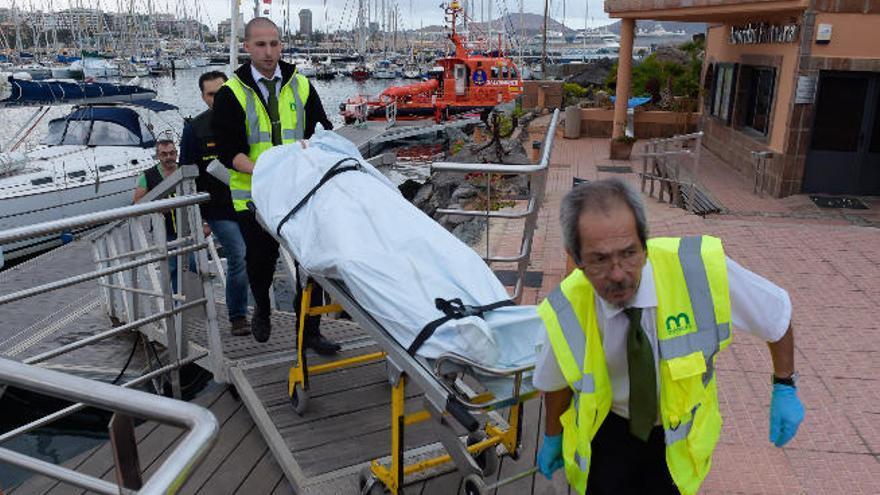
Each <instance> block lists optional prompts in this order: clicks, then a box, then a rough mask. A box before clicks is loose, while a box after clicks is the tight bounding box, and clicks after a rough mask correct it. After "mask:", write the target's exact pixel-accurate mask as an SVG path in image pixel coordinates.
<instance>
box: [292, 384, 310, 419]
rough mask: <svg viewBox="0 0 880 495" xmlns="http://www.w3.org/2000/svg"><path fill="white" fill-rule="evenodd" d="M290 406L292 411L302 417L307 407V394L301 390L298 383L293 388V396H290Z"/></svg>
mask: <svg viewBox="0 0 880 495" xmlns="http://www.w3.org/2000/svg"><path fill="white" fill-rule="evenodd" d="M290 404H291V405H292V406H293V410H294V411H296V413H297V414H299V415H300V416H302V415H303V413H305V412H306V409H307V408H308V407H309V393H308V392H306V391H305V390H303V388H302V385H300V384H299V383H297V384H296V385H294V386H293V395H291V396H290Z"/></svg>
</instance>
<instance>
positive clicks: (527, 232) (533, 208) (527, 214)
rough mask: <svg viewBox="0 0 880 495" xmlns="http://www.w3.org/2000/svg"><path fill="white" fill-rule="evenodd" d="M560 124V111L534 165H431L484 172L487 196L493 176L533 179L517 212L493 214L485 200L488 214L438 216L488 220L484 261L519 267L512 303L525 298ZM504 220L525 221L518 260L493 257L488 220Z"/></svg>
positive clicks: (458, 212)
mask: <svg viewBox="0 0 880 495" xmlns="http://www.w3.org/2000/svg"><path fill="white" fill-rule="evenodd" d="M558 122H559V109H556V110H555V111H554V112H553V116H552V117H551V119H550V125H549V126H548V127H547V134H546V136H545V137H544V144H543V148H542V150H541V160H540V161H539V162H538V163H537V164H535V165H505V164H496V163H488V164H487V163H451V162H435V163H433V164H432V165H431V173H434V172H457V173H469V172H482V173H486V182H487V184H486V191H487V195H488V194H491V184H490V178H491V175H492V174H505V175H529V176H532V184H531V194H530V196H529V201H528V204H527V206H526V208H525V209H523V210H517V211H505V212H502V211H491V210H490V208H491V201H489V198H488V197H487V198H486V209H485V210H456V209H452V208H438V209H437V213H439V214H441V215H462V216H469V217H483V218H485V219H486V255H485V256H483V260H485V261H486V262H487V263H516V264H517V269H516V273H517V279H516V285H515V286H514V290H513V296H512V299H513V300H514V301H516V302H519V300H520V298H521V297H522V289H523V284H524V279H525V270H526V265H527V264H528V261H529V258H530V257H531V253H532V236H533V235H534V231H535V228H536V227H537V217H538V211H539V210H540V209H541V204H542V203H543V202H544V188H545V184H546V177H547V170H548V168H549V167H550V154H551V152H552V151H553V139H554V137H555V136H556V126H557V124H558ZM490 218H505V219H508V220H511V219H520V218H524V219H525V225H524V226H523V238H522V241H521V243H520V251H519V253H518V254H517V255H516V256H505V257H501V256H490V254H489V252H490V248H489V219H490Z"/></svg>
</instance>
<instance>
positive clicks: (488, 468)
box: [467, 430, 498, 476]
mask: <svg viewBox="0 0 880 495" xmlns="http://www.w3.org/2000/svg"><path fill="white" fill-rule="evenodd" d="M486 438H487V435H486V432H484V431H482V430H478V431H475V432H471V433H468V438H467V444H468V447H470V446H471V445H475V444H478V443H480V442H482V441H483V440H485V439H486ZM474 460H475V461H477V465H478V466H480V469H482V470H483V476H492V475H493V474H495V471H496V470H497V469H498V451H497V450H496V449H495V446H492V447H489V448H487V449H483V451H482V452H480V453H479V454H477V455H475V456H474Z"/></svg>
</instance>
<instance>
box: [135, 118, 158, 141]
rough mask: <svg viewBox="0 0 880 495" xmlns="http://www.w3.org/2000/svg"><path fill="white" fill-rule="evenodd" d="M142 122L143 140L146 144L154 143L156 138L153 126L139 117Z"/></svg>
mask: <svg viewBox="0 0 880 495" xmlns="http://www.w3.org/2000/svg"><path fill="white" fill-rule="evenodd" d="M138 120H139V121H140V123H141V142H142V143H144V144H147V143H149V144H152V143H153V141H155V140H156V136H155V135H154V134H153V126H152V125H150V124H147V123H146V122H144V119H138Z"/></svg>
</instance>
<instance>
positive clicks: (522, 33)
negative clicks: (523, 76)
mask: <svg viewBox="0 0 880 495" xmlns="http://www.w3.org/2000/svg"><path fill="white" fill-rule="evenodd" d="M525 44H526V31H525V23H524V21H523V0H519V70H520V71H522V68H523V46H524V45H525Z"/></svg>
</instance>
